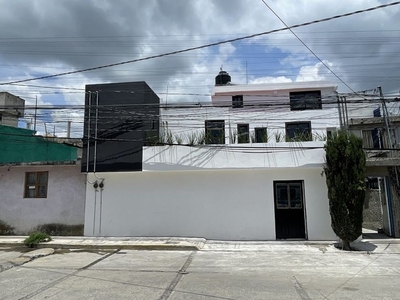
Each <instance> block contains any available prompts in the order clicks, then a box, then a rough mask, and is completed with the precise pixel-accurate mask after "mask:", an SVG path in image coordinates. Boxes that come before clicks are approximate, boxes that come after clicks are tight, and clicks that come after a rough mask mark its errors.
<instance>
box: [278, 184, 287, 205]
mask: <svg viewBox="0 0 400 300" xmlns="http://www.w3.org/2000/svg"><path fill="white" fill-rule="evenodd" d="M276 205H277V207H278V208H289V199H288V194H287V185H286V184H277V185H276Z"/></svg>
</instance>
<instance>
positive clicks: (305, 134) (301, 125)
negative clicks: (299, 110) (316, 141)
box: [286, 121, 312, 142]
mask: <svg viewBox="0 0 400 300" xmlns="http://www.w3.org/2000/svg"><path fill="white" fill-rule="evenodd" d="M311 140H312V135H311V122H309V121H307V122H290V123H286V141H287V142H291V141H311Z"/></svg>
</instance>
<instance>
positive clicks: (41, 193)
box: [38, 185, 47, 197]
mask: <svg viewBox="0 0 400 300" xmlns="http://www.w3.org/2000/svg"><path fill="white" fill-rule="evenodd" d="M46 190H47V188H46V186H45V185H39V187H38V197H46Z"/></svg>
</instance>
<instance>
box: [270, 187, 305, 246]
mask: <svg viewBox="0 0 400 300" xmlns="http://www.w3.org/2000/svg"><path fill="white" fill-rule="evenodd" d="M274 200H275V201H274V202H275V230H276V239H305V238H306V226H305V218H304V217H305V216H304V194H303V181H274Z"/></svg>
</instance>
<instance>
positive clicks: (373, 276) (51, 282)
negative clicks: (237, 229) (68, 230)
mask: <svg viewBox="0 0 400 300" xmlns="http://www.w3.org/2000/svg"><path fill="white" fill-rule="evenodd" d="M398 249H399V247H397V248H396V250H392V251H391V248H390V247H387V249H385V251H382V252H379V253H376V254H374V253H372V254H371V253H368V252H350V253H349V252H341V251H338V250H336V249H332V248H330V247H326V246H324V245H315V246H312V245H303V246H296V245H289V246H279V245H277V246H275V245H272V246H271V247H268V248H265V249H261V250H260V249H255V248H254V249H252V247H248V248H247V249H245V250H240V251H235V249H224V248H223V247H222V248H221V247H218V246H214V247H213V246H211V247H207V248H206V249H205V250H202V251H143V250H142V251H137V250H119V251H118V250H114V251H112V250H110V251H104V252H101V251H100V252H97V251H94V252H83V251H69V250H63V251H56V253H55V254H53V255H50V256H46V257H41V258H38V259H35V260H33V261H31V262H28V263H26V264H24V265H21V266H13V267H11V268H2V269H1V271H0V299H246V300H249V299H400V276H399V275H400V251H398ZM20 254H21V253H20V250H18V249H0V265H3V266H6V265H7V261H9V260H10V259H12V258H13V257H17V256H19V255H20Z"/></svg>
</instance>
